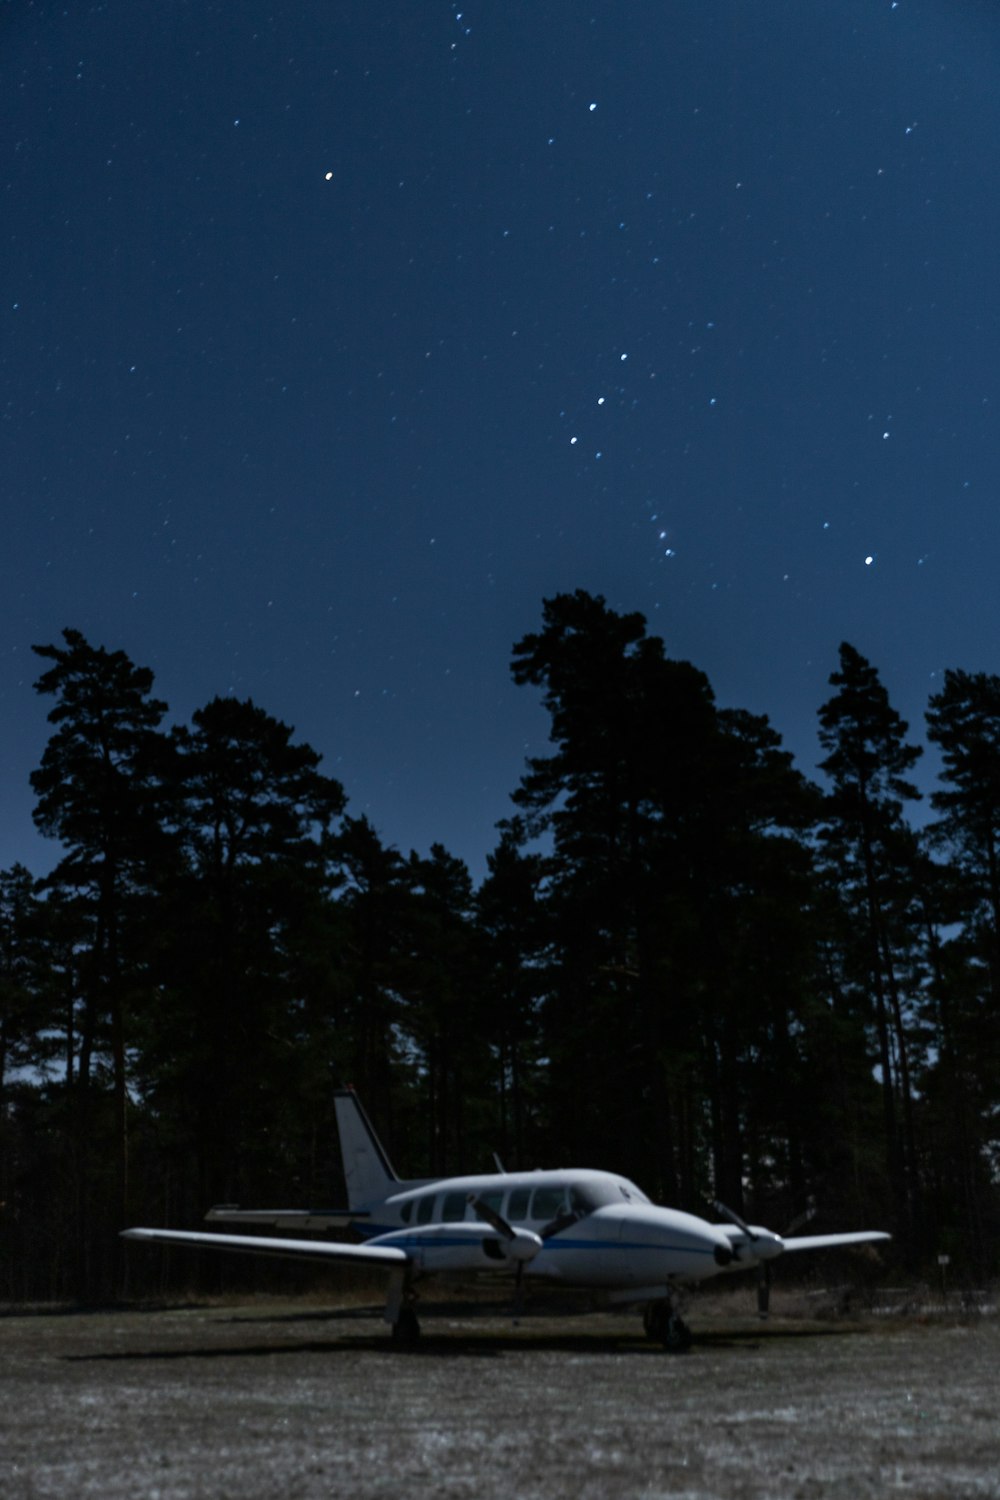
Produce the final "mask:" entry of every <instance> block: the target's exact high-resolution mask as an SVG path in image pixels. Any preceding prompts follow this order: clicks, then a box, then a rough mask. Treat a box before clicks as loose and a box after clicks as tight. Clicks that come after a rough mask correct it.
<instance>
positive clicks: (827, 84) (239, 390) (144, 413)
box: [0, 0, 1000, 874]
mask: <svg viewBox="0 0 1000 1500" xmlns="http://www.w3.org/2000/svg"><path fill="white" fill-rule="evenodd" d="M0 97H2V98H3V100H4V112H5V129H4V131H3V134H2V147H0V151H2V171H0V187H2V198H0V205H2V220H0V223H2V229H0V234H2V243H3V256H2V260H0V278H2V288H0V411H2V417H3V421H2V424H0V442H2V448H0V487H2V488H0V494H2V506H3V521H4V526H3V537H4V542H3V548H2V552H0V557H2V569H3V588H2V590H0V621H2V634H0V706H2V721H0V723H2V781H0V865H3V866H7V865H9V864H11V863H12V862H13V861H14V860H15V859H20V860H23V861H24V862H26V863H27V864H28V865H29V866H30V867H31V868H32V869H35V870H37V871H41V870H42V869H43V868H45V867H46V866H47V865H48V864H49V863H50V862H51V860H52V858H53V856H54V854H55V852H56V851H54V850H52V849H51V848H49V847H48V846H46V845H44V844H43V843H42V842H41V841H40V840H38V839H37V837H36V835H35V834H34V832H33V829H32V824H31V816H30V813H31V806H32V797H31V792H30V788H29V786H28V776H29V773H30V771H31V770H32V769H33V767H34V766H35V765H36V764H37V762H38V759H39V756H40V754H41V750H42V747H43V745H44V743H45V739H46V737H47V734H48V726H47V725H46V723H45V714H46V711H47V708H48V706H49V705H48V704H47V703H46V702H45V701H44V700H41V699H39V698H37V697H36V695H35V694H34V692H33V690H32V683H33V681H34V680H35V678H36V677H37V675H38V670H39V666H40V664H39V663H38V662H37V659H36V658H35V657H33V656H32V654H31V651H30V646H31V644H32V643H37V642H49V641H53V640H56V639H58V636H59V632H60V630H61V629H62V628H63V626H65V625H72V626H74V627H76V628H79V629H81V630H82V631H83V632H84V634H85V635H86V636H87V637H88V638H89V639H90V640H91V641H93V642H94V643H95V644H97V643H100V644H104V645H107V646H108V647H110V648H118V647H122V648H124V649H125V650H126V651H127V652H128V653H129V654H130V656H131V657H132V658H133V660H135V661H136V662H137V663H140V664H143V665H148V666H151V667H152V668H153V670H154V671H155V673H156V679H157V683H156V689H157V692H158V693H159V695H160V696H162V697H165V698H166V699H167V700H168V702H169V704H170V707H171V717H172V718H173V719H175V720H184V719H186V718H187V717H188V716H189V715H190V713H191V711H192V710H193V709H194V708H196V707H198V706H200V705H201V704H203V703H204V702H206V701H207V700H208V699H209V698H210V697H212V696H213V695H214V694H216V693H229V692H233V693H236V694H238V695H239V696H241V697H247V696H250V697H253V698H254V699H255V700H256V701H257V702H258V703H259V704H260V705H261V706H263V707H264V708H266V709H267V710H268V711H270V712H271V713H274V714H275V715H277V716H279V717H281V718H283V719H285V720H286V721H287V722H289V723H291V724H294V725H295V726H296V729H297V731H298V734H299V735H300V737H302V738H304V739H306V740H308V741H309V742H310V743H312V744H313V745H314V746H315V747H316V748H317V749H318V750H320V751H322V752H323V754H324V757H325V760H324V768H325V769H326V770H327V771H328V772H329V773H331V774H334V775H337V776H339V777H340V778H341V779H342V780H343V782H344V784H345V788H346V790H347V793H348V796H349V798H350V810H351V811H352V812H354V813H360V812H362V811H364V812H366V813H367V814H368V815H369V816H370V817H371V818H372V819H373V821H374V822H375V823H376V825H377V826H378V827H379V829H380V831H381V832H382V834H383V836H384V838H385V839H386V840H387V841H388V842H391V843H394V844H396V845H398V846H399V847H400V848H401V849H402V850H403V851H404V852H407V851H408V850H409V848H410V847H416V848H418V849H419V850H421V851H424V850H426V848H427V847H428V846H429V844H430V843H431V841H432V840H435V839H437V840H441V841H442V842H444V843H445V844H446V845H448V847H449V848H451V849H452V850H453V851H454V852H456V853H458V854H461V855H462V856H464V857H465V858H467V859H468V860H469V861H470V863H471V864H472V865H473V868H474V870H475V872H476V873H477V874H478V873H480V872H481V870H482V863H483V860H484V857H485V854H486V853H487V851H488V850H489V849H490V848H491V847H492V846H493V844H494V842H495V834H494V827H493V825H494V824H495V822H496V820H497V819H498V818H500V817H502V816H504V815H505V814H506V813H507V812H508V810H509V803H508V794H509V792H510V791H511V790H512V789H513V787H514V786H515V785H516V783H517V780H518V777H519V775H520V772H521V769H522V766H523V760H524V756H525V754H526V753H534V754H538V753H542V752H543V751H544V747H545V735H546V728H547V725H546V721H545V718H544V715H543V714H542V712H541V710H540V708H539V706H538V703H537V699H536V697H535V696H534V695H533V693H532V692H531V691H530V690H527V689H515V688H514V687H513V686H512V685H511V684H510V681H509V671H508V663H509V658H510V648H511V645H512V643H513V642H514V641H515V640H516V639H518V638H519V637H520V636H521V635H523V634H524V633H525V632H526V631H528V630H532V629H535V628H536V627H537V625H538V622H539V615H540V606H541V600H542V598H543V597H544V596H547V595H551V594H553V593H555V592H558V591H560V590H571V589H574V588H578V587H582V588H586V589H589V590H591V591H593V592H599V593H603V594H604V595H605V596H606V597H607V599H608V601H609V603H610V604H611V605H612V606H613V607H615V608H618V609H622V610H631V609H640V610H642V611H643V612H644V613H645V614H646V615H647V618H648V620H649V622H650V627H651V629H652V630H653V631H654V632H655V633H657V634H660V635H662V636H663V638H664V640H665V642H666V645H667V649H668V651H669V652H670V653H671V654H672V655H675V656H682V657H688V658H690V659H691V660H692V661H694V662H695V663H696V665H698V666H699V667H701V668H702V669H703V670H705V671H706V672H707V673H708V675H709V677H710V678H711V680H712V683H713V685H714V687H715V689H716V692H717V695H718V697H719V699H720V701H721V702H722V703H724V704H728V705H734V706H740V707H747V708H750V709H753V710H755V711H757V712H766V713H768V714H769V715H770V716H771V718H772V720H773V722H774V724H775V726H776V727H777V728H778V729H779V730H780V731H781V733H782V734H783V735H784V736H785V739H786V742H787V743H788V745H789V746H790V748H792V749H793V750H794V751H795V754H796V758H797V760H798V763H799V764H800V766H801V767H802V768H803V769H804V770H806V771H807V772H811V771H812V768H813V766H814V765H815V761H816V760H817V759H818V750H817V746H816V739H815V724H816V710H817V708H818V706H819V704H820V703H821V702H822V701H823V700H824V698H826V697H827V696H828V695H829V689H828V686H827V679H828V677H829V674H830V672H831V671H832V670H833V669H834V668H835V665H836V653H837V646H838V644H839V642H840V641H841V640H842V639H845V638H846V639H848V640H850V641H852V643H853V644H854V645H856V646H857V647H858V649H859V650H861V651H862V652H864V653H865V654H866V655H867V656H868V657H870V658H871V660H872V661H873V662H874V663H875V664H876V665H877V666H878V668H879V670H880V671H881V673H882V675H883V678H884V680H885V682H886V684H887V686H888V687H889V689H890V692H891V694H892V696H893V699H894V701H895V702H896V703H897V706H899V707H900V709H901V710H902V711H903V712H904V713H905V714H907V715H908V716H909V717H910V718H911V720H912V721H914V729H915V731H918V732H919V730H920V729H921V727H922V723H921V716H922V712H923V708H924V706H925V704H926V699H927V696H928V694H929V693H930V692H932V691H934V690H935V687H936V685H938V684H939V682H940V675H941V673H942V671H943V669H944V668H945V667H946V666H958V667H964V668H967V669H969V670H988V671H1000V640H998V625H1000V619H998V608H997V562H998V542H1000V509H998V503H997V472H998V462H997V461H998V457H1000V434H998V429H997V414H998V411H1000V358H998V351H1000V327H998V315H1000V277H998V275H997V267H996V261H997V248H996V247H997V246H998V245H1000V192H998V166H1000V12H998V11H997V8H996V7H995V6H994V5H992V4H987V3H974V0H898V3H897V4H895V5H894V4H893V3H892V0H830V3H827V0H768V3H767V4H751V3H749V0H594V3H591V4H587V3H584V0H503V3H501V0H490V3H488V4H487V3H483V0H476V3H470V4H469V5H463V4H457V5H453V4H448V3H438V0H385V3H382V4H380V5H370V4H366V3H361V0H296V3H272V4H265V3H262V0H240V3H239V4H234V3H230V0H227V3H224V4H211V3H208V0H200V3H193V0H108V3H106V4H95V5H89V6H87V5H83V4H80V5H74V6H71V7H70V6H64V5H62V4H50V3H37V0H36V3H34V4H33V3H30V0H18V3H7V4H5V5H3V6H2V8H0ZM867 559H871V561H867Z"/></svg>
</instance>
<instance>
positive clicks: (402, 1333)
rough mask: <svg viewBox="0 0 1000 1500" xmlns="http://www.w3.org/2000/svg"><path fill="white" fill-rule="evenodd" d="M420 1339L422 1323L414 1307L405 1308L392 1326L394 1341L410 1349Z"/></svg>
mask: <svg viewBox="0 0 1000 1500" xmlns="http://www.w3.org/2000/svg"><path fill="white" fill-rule="evenodd" d="M419 1337H420V1323H419V1322H418V1320H417V1315H416V1313H415V1312H414V1311H413V1308H412V1307H404V1308H403V1309H402V1311H401V1312H400V1314H399V1317H398V1318H397V1319H396V1321H395V1323H393V1325H392V1341H393V1343H394V1344H401V1345H403V1346H404V1347H409V1346H411V1345H413V1344H415V1343H416V1342H417V1339H418V1338H419Z"/></svg>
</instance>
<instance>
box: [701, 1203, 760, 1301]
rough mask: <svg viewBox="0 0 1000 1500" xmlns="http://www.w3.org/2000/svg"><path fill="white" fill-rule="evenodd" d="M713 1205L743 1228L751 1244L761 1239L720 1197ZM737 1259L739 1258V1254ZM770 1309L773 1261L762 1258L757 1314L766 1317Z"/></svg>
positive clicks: (758, 1284)
mask: <svg viewBox="0 0 1000 1500" xmlns="http://www.w3.org/2000/svg"><path fill="white" fill-rule="evenodd" d="M712 1207H713V1208H714V1209H715V1211H716V1213H718V1214H721V1215H722V1217H723V1218H724V1219H728V1220H729V1222H730V1223H731V1224H735V1225H736V1227H737V1229H742V1231H743V1233H744V1234H745V1235H746V1237H747V1239H748V1240H749V1242H750V1244H751V1245H755V1244H756V1243H757V1242H758V1240H759V1239H760V1235H759V1234H758V1233H757V1232H756V1230H753V1229H751V1228H750V1225H749V1224H748V1223H747V1222H746V1220H745V1219H741V1218H740V1216H739V1214H738V1213H736V1212H735V1210H734V1209H731V1208H727V1207H726V1205H725V1204H724V1203H720V1202H719V1201H718V1199H714V1200H713V1202H712ZM737 1259H739V1256H738V1255H737ZM770 1310H771V1262H770V1261H769V1260H762V1261H761V1262H760V1265H759V1267H758V1270H757V1316H758V1317H759V1318H766V1317H767V1315H768V1313H769V1312H770Z"/></svg>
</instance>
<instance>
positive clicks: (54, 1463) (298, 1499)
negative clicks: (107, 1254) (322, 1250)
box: [0, 1291, 1000, 1500]
mask: <svg viewBox="0 0 1000 1500" xmlns="http://www.w3.org/2000/svg"><path fill="white" fill-rule="evenodd" d="M775 1302H776V1304H778V1305H776V1307H775V1316H774V1317H773V1318H772V1319H771V1320H770V1321H769V1322H768V1323H767V1324H766V1325H762V1324H761V1323H759V1322H758V1320H757V1319H756V1317H755V1316H754V1312H753V1297H752V1293H750V1292H745V1291H733V1292H730V1293H726V1294H719V1295H718V1296H716V1295H715V1294H713V1295H711V1296H709V1297H702V1298H699V1299H696V1300H695V1301H694V1302H693V1303H692V1305H691V1307H690V1309H689V1316H690V1321H691V1323H692V1326H693V1327H694V1329H695V1334H696V1342H695V1346H694V1348H693V1350H692V1352H691V1353H690V1354H689V1355H685V1356H680V1357H677V1356H669V1355H664V1354H662V1353H661V1352H659V1351H657V1350H656V1349H655V1347H654V1346H652V1345H650V1344H648V1343H647V1342H646V1341H645V1340H644V1339H643V1338H642V1337H641V1333H640V1331H639V1328H638V1324H637V1320H636V1319H635V1318H634V1316H618V1315H615V1316H609V1315H607V1314H601V1315H596V1316H592V1317H586V1318H561V1319H560V1318H553V1317H549V1316H530V1317H527V1318H525V1320H524V1321H523V1323H522V1324H521V1325H520V1326H519V1327H517V1328H515V1327H512V1325H511V1320H510V1317H509V1313H507V1312H506V1311H504V1310H503V1309H502V1308H498V1307H494V1308H492V1309H490V1308H486V1309H484V1310H483V1316H481V1317H480V1318H479V1319H477V1320H474V1321H473V1320H470V1319H468V1318H467V1317H466V1316H465V1314H466V1312H467V1311H468V1308H467V1304H466V1303H464V1302H461V1301H459V1302H456V1301H452V1302H450V1303H446V1304H442V1305H441V1306H440V1308H439V1310H438V1315H437V1316H436V1317H434V1318H433V1319H432V1318H431V1317H427V1319H426V1321H425V1330H426V1331H425V1337H424V1339H423V1340H422V1342H421V1345H420V1346H419V1348H418V1350H417V1351H416V1352H414V1353H412V1354H409V1353H399V1352H397V1351H395V1350H394V1349H393V1348H392V1346H391V1345H390V1344H389V1343H388V1342H387V1339H386V1335H385V1330H384V1327H383V1325H382V1323H381V1319H380V1317H379V1315H378V1311H377V1309H375V1308H366V1307H364V1306H358V1305H355V1306H341V1307H340V1308H338V1309H336V1310H334V1311H331V1310H330V1309H329V1308H328V1307H327V1306H325V1305H323V1304H321V1303H319V1302H317V1301H315V1300H313V1299H311V1298H299V1299H295V1300H294V1301H293V1300H287V1299H285V1300H272V1299H256V1300H253V1301H250V1302H243V1303H242V1304H240V1305H235V1304H227V1303H225V1302H223V1301H215V1302H213V1303H210V1304H205V1303H200V1304H189V1305H184V1306H174V1307H161V1308H157V1309H143V1310H140V1309H135V1308H128V1309H111V1310H107V1311H102V1312H95V1313H79V1312H70V1311H66V1312H54V1311H45V1312H34V1313H30V1314H28V1313H18V1314H13V1315H8V1316H5V1317H0V1494H2V1495H3V1496H4V1500H42V1497H46V1500H47V1497H50V1496H51V1497H55V1496H57V1495H58V1496H59V1497H60V1500H63V1497H65V1496H66V1495H70V1494H71V1495H74V1496H81V1497H90V1496H94V1497H97V1496H101V1497H102V1500H117V1497H126V1496H128V1497H134V1496H138V1495H142V1496H144V1497H149V1500H202V1497H204V1500H208V1497H212V1500H220V1497H222V1500H228V1497H232V1500H236V1497H239V1500H257V1497H261V1500H263V1497H265V1496H266V1497H271V1496H274V1495H279V1494H280V1495H281V1496H282V1497H292V1500H313V1497H320V1496H329V1495H335V1496H337V1495H350V1496H359V1495H362V1496H367V1495H383V1494H385V1495H388V1494H392V1495H398V1494H400V1493H401V1492H403V1491H404V1489H412V1490H415V1491H417V1492H418V1493H420V1494H421V1495H434V1496H447V1497H465V1496H468V1497H470V1500H472V1497H475V1500H490V1497H492V1496H500V1495H504V1496H508V1495H510V1494H511V1493H512V1492H514V1493H522V1494H528V1495H532V1496H537V1497H541V1500H545V1497H550V1496H551V1497H554V1496H563V1495H574V1496H575V1495H579V1496H584V1497H590V1496H594V1497H597V1496H601V1497H602V1500H603V1497H605V1496H608V1495H623V1496H624V1495H628V1496H633V1495H635V1496H638V1495H643V1496H649V1497H652V1496H668V1495H669V1496H671V1497H674V1500H681V1497H688V1500H695V1497H700V1500H760V1497H764V1496H766V1497H768V1500H783V1497H786V1496H787V1497H789V1500H792V1497H795V1500H799V1497H822V1500H838V1497H845V1500H847V1497H849V1500H859V1497H869V1496H876V1495H877V1496H884V1495H905V1496H907V1497H911V1500H912V1497H917V1500H938V1497H940V1500H945V1497H947V1500H962V1497H971V1496H974V1495H976V1496H993V1497H995V1496H997V1495H998V1494H1000V1480H998V1478H997V1458H996V1455H997V1446H998V1445H997V1433H998V1422H997V1417H996V1409H995V1401H994V1397H993V1388H994V1384H995V1372H996V1369H997V1366H998V1359H1000V1320H997V1319H992V1318H978V1319H975V1320H971V1321H967V1322H964V1323H963V1322H962V1321H961V1320H960V1318H958V1317H957V1316H954V1315H949V1316H947V1317H944V1318H934V1319H931V1320H927V1319H922V1318H921V1317H920V1316H918V1317H910V1318H909V1319H905V1320H904V1319H897V1320H895V1321H892V1322H888V1321H884V1320H879V1319H875V1318H871V1317H868V1318H866V1319H862V1320H860V1321H854V1320H846V1321H845V1320H842V1321H835V1320H830V1319H828V1320H825V1321H818V1320H816V1319H807V1318H805V1317H803V1316H801V1309H799V1308H797V1307H796V1306H794V1305H793V1296H792V1294H788V1296H787V1297H783V1296H781V1295H778V1296H776V1298H775ZM781 1304H784V1305H781ZM792 1314H796V1315H795V1316H792Z"/></svg>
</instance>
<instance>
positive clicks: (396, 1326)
mask: <svg viewBox="0 0 1000 1500" xmlns="http://www.w3.org/2000/svg"><path fill="white" fill-rule="evenodd" d="M415 1296H416V1294H415V1292H414V1290H413V1284H412V1281H411V1278H410V1274H409V1267H407V1269H406V1270H405V1271H393V1273H392V1275H391V1276H390V1277H389V1293H388V1296H387V1297H386V1303H385V1312H384V1313H383V1317H384V1318H385V1321H386V1322H387V1323H388V1324H389V1327H390V1328H391V1329H392V1342H393V1343H394V1344H396V1345H398V1347H399V1348H401V1349H411V1348H412V1347H413V1345H414V1344H415V1343H416V1342H417V1339H418V1338H419V1337H420V1323H419V1322H418V1320H417V1315H416V1313H415V1312H414V1310H413V1303H414V1300H415Z"/></svg>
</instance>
